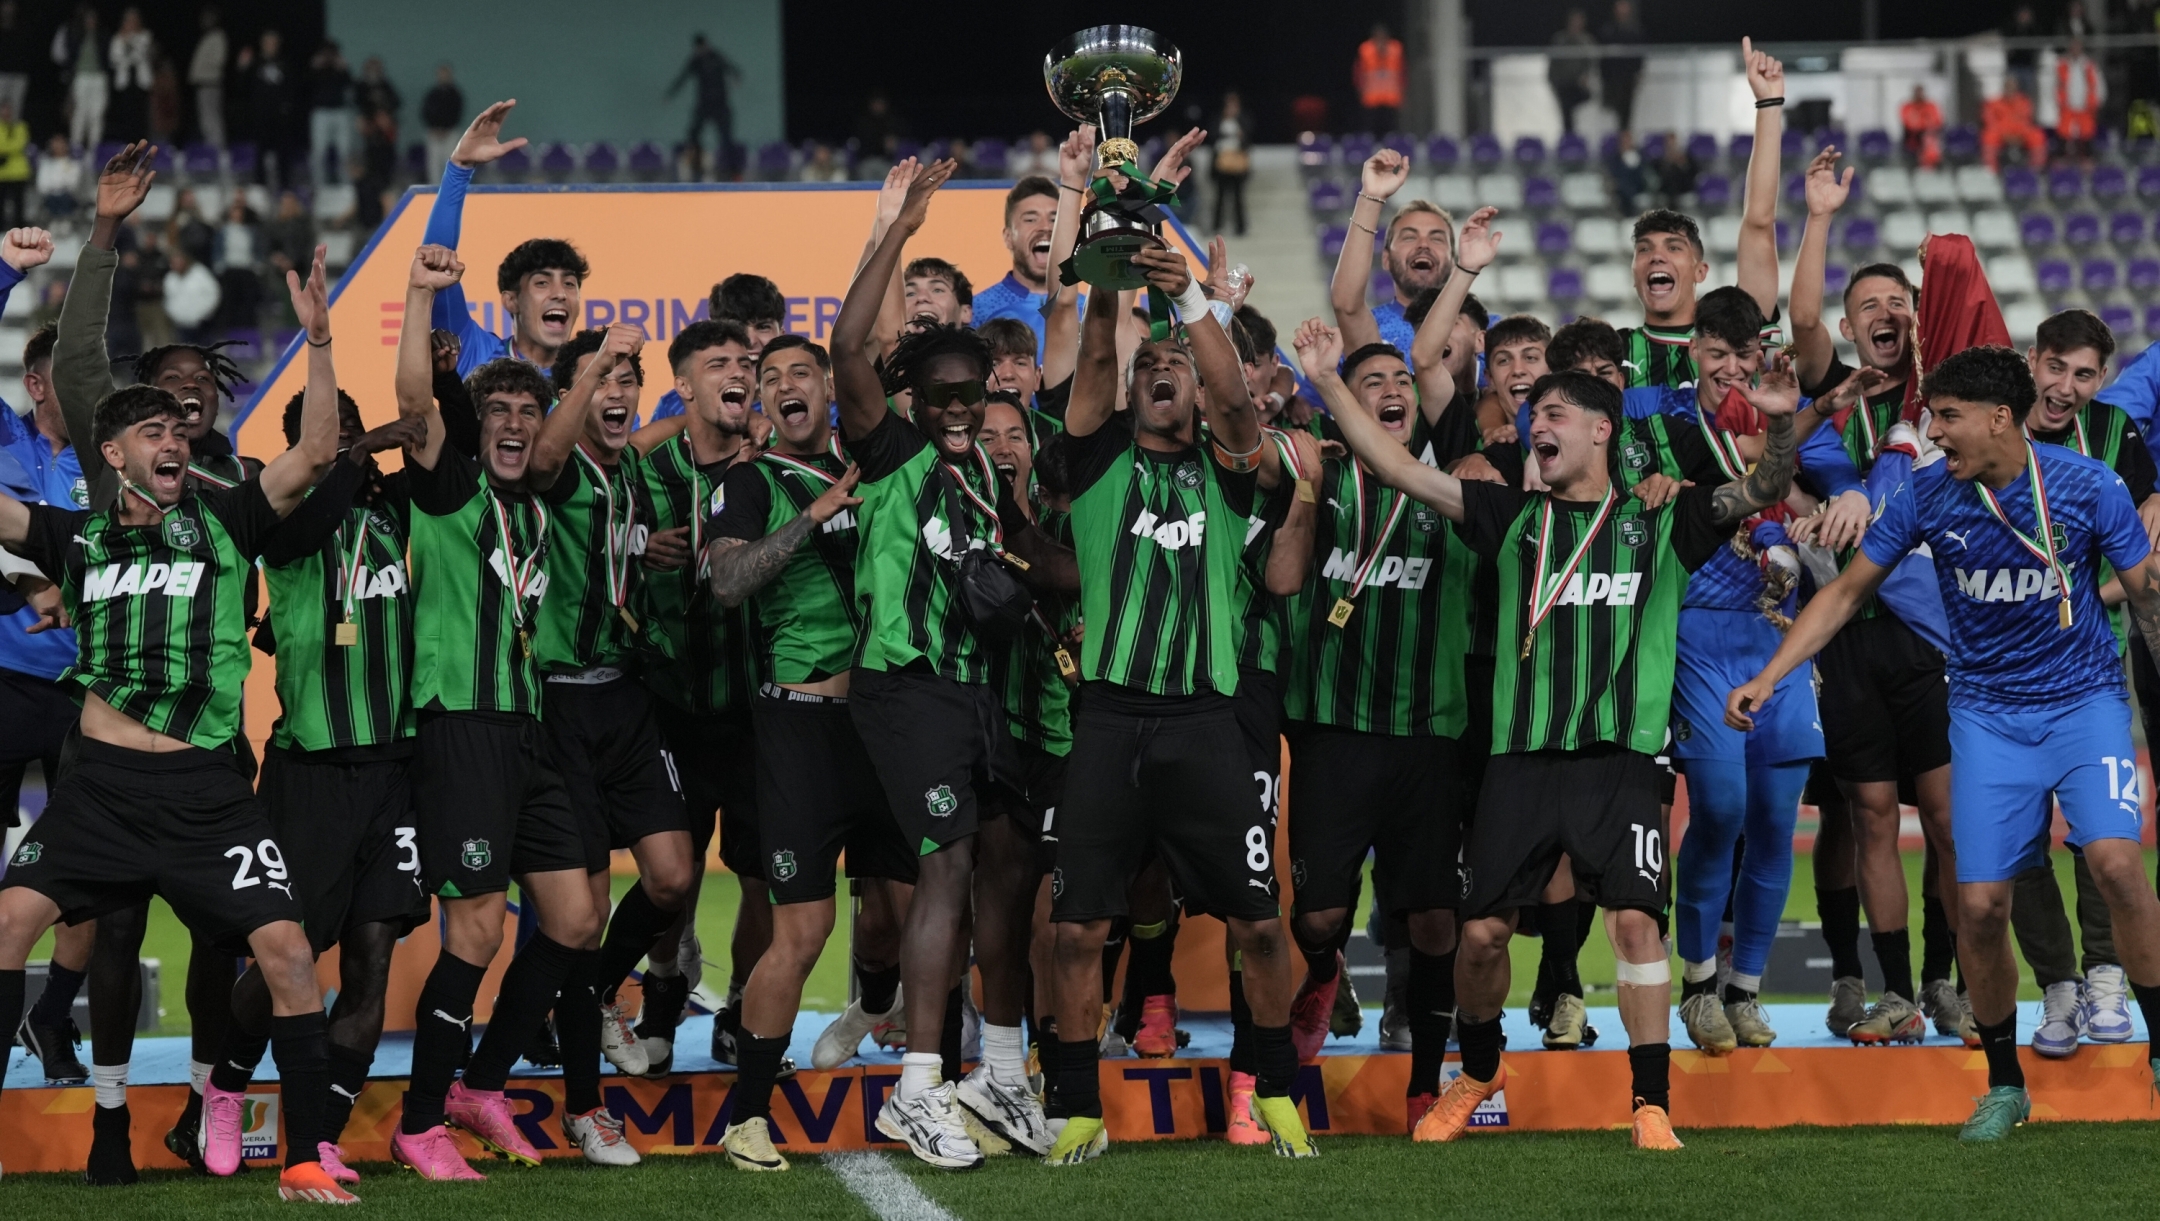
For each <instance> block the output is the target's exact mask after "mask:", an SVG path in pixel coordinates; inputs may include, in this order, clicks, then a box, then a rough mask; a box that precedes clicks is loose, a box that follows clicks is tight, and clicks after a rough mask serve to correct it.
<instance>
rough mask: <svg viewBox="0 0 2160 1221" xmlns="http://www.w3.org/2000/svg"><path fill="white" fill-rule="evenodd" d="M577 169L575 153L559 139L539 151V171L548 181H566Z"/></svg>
mask: <svg viewBox="0 0 2160 1221" xmlns="http://www.w3.org/2000/svg"><path fill="white" fill-rule="evenodd" d="M576 171H577V154H576V153H573V152H571V151H570V146H569V145H567V144H563V143H561V142H560V141H558V142H556V143H554V144H550V145H548V146H547V148H546V149H544V150H542V151H541V153H540V172H541V173H542V174H544V175H546V176H547V180H548V181H549V182H568V181H569V180H570V175H571V174H573V173H575V172H576Z"/></svg>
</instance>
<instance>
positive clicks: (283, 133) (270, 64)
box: [239, 29, 294, 190]
mask: <svg viewBox="0 0 2160 1221" xmlns="http://www.w3.org/2000/svg"><path fill="white" fill-rule="evenodd" d="M239 68H240V72H241V74H242V75H243V76H244V77H246V78H247V83H248V88H247V99H248V104H247V114H248V123H249V129H250V132H251V133H252V134H253V135H254V137H255V147H256V155H257V162H256V164H257V166H258V169H259V172H260V175H261V178H262V182H263V184H264V185H265V186H268V187H270V188H271V189H272V190H275V189H277V187H278V186H279V185H281V184H282V183H284V182H285V180H286V179H287V178H288V177H290V176H291V174H292V169H293V167H292V152H293V148H292V145H293V103H294V98H293V81H292V73H291V72H290V71H289V70H287V69H286V67H285V60H284V55H283V42H282V40H281V39H280V37H279V35H278V32H277V31H276V30H274V29H267V30H264V31H263V32H262V36H261V37H260V38H259V39H257V40H256V45H255V46H253V47H243V48H242V49H241V51H240V63H239Z"/></svg>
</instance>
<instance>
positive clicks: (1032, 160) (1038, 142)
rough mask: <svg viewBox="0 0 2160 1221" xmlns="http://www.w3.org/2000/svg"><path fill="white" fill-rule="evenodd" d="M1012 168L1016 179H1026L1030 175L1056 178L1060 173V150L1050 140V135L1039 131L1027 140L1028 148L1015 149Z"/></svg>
mask: <svg viewBox="0 0 2160 1221" xmlns="http://www.w3.org/2000/svg"><path fill="white" fill-rule="evenodd" d="M1010 168H1011V173H1012V174H1013V176H1014V177H1016V178H1025V177H1027V176H1028V175H1030V174H1040V175H1042V176H1043V177H1045V178H1051V177H1055V176H1056V175H1057V172H1058V150H1057V145H1056V144H1055V143H1053V142H1052V141H1051V139H1050V133H1048V132H1043V131H1038V132H1036V133H1035V134H1033V135H1031V136H1029V137H1028V138H1027V145H1026V147H1024V148H1017V149H1014V150H1013V154H1012V164H1011V167H1010Z"/></svg>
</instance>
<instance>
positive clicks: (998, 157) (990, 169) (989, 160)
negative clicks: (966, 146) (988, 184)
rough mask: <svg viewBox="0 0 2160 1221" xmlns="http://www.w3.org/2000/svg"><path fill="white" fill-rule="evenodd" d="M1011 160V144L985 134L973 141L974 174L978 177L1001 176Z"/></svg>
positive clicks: (1004, 173) (1006, 170)
mask: <svg viewBox="0 0 2160 1221" xmlns="http://www.w3.org/2000/svg"><path fill="white" fill-rule="evenodd" d="M1011 160H1012V146H1011V145H1009V144H1007V143H1006V142H1005V141H1003V140H1000V139H997V138H995V137H990V136H986V137H984V138H983V139H980V140H977V141H976V142H975V174H976V176H977V177H979V178H1003V177H1005V176H1006V174H1007V172H1008V168H1009V166H1010V163H1011Z"/></svg>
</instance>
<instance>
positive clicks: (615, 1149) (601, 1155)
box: [562, 1107, 640, 1166]
mask: <svg viewBox="0 0 2160 1221" xmlns="http://www.w3.org/2000/svg"><path fill="white" fill-rule="evenodd" d="M562 1130H563V1136H564V1137H566V1138H568V1140H569V1141H570V1143H571V1144H573V1145H576V1146H577V1147H578V1151H579V1152H581V1153H583V1154H584V1155H585V1160H586V1161H588V1162H591V1163H592V1164H593V1165H595V1166H635V1165H637V1164H638V1162H639V1160H640V1159H639V1157H638V1151H637V1150H635V1149H633V1148H631V1147H630V1142H629V1141H628V1140H626V1139H624V1137H623V1122H622V1120H620V1119H617V1118H615V1112H613V1111H610V1110H608V1109H607V1108H606V1107H601V1108H600V1109H599V1110H597V1111H594V1112H593V1113H592V1114H590V1115H571V1114H567V1113H566V1114H564V1115H563V1121H562Z"/></svg>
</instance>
